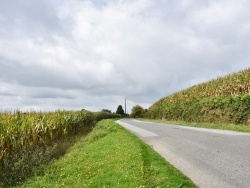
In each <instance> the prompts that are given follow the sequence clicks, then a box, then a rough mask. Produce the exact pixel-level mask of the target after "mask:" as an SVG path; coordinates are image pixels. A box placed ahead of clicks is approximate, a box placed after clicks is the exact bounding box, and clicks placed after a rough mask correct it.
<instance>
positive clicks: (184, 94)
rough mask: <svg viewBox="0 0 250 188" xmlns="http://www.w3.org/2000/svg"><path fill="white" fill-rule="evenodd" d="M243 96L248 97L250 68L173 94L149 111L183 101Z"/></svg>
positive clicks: (249, 92)
mask: <svg viewBox="0 0 250 188" xmlns="http://www.w3.org/2000/svg"><path fill="white" fill-rule="evenodd" d="M244 94H249V95H250V68H248V69H245V70H242V71H240V72H238V73H233V74H230V75H227V76H225V77H220V78H217V79H213V80H211V81H209V82H206V83H202V84H199V85H194V86H192V87H189V88H187V89H185V90H182V91H180V92H177V93H174V94H172V95H170V96H168V97H165V98H162V99H160V100H159V101H157V102H156V103H155V104H153V105H152V106H151V107H150V109H154V108H158V107H159V106H161V105H169V104H178V103H180V102H183V101H189V100H196V99H200V98H214V97H219V96H239V95H244ZM150 109H149V110H150Z"/></svg>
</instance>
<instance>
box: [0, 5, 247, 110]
mask: <svg viewBox="0 0 250 188" xmlns="http://www.w3.org/2000/svg"><path fill="white" fill-rule="evenodd" d="M235 3H236V1H234V0H230V1H224V0H223V1H214V0H212V1H207V0H206V1H203V0H199V1H195V0H191V1H186V0H180V1H175V0H169V1H164V0H159V1H153V0H147V1H140V0H136V1H117V0H112V1H106V0H105V1H94V0H93V1H91V0H86V1H74V0H72V1H52V0H51V1H45V0H38V1H31V0H24V1H21V0H19V1H14V0H11V1H8V2H7V1H6V2H5V3H3V6H1V8H0V24H1V25H3V26H4V27H1V28H0V47H1V49H2V50H1V51H0V96H1V98H2V99H3V100H1V101H2V102H1V103H0V106H2V107H5V106H6V107H9V106H12V107H18V108H23V109H27V108H35V109H39V108H41V109H46V108H47V109H57V108H67V109H74V108H75V109H81V108H85V109H88V108H89V109H90V110H91V109H93V110H98V109H99V110H100V109H102V108H108V109H109V107H110V108H111V110H112V111H115V110H116V107H117V106H118V105H119V104H122V103H123V102H124V101H123V100H124V98H125V97H126V98H127V99H128V105H129V106H130V107H131V108H132V106H133V105H135V104H142V105H144V107H145V108H146V107H148V106H150V104H152V103H153V102H155V101H156V100H158V99H160V98H161V97H164V96H166V95H168V94H171V93H173V92H176V91H178V90H180V89H184V88H185V87H189V86H191V85H193V84H197V83H199V82H204V81H207V80H209V79H212V78H214V77H217V76H221V75H225V74H228V73H231V72H235V71H238V70H240V69H243V68H246V67H249V61H248V60H249V53H248V52H249V50H250V45H249V40H250V38H249V34H248V33H249V30H250V23H249V21H248V18H249V16H250V15H249V8H248V7H249V6H248V5H249V3H248V2H247V1H243V0H242V1H241V0H240V1H237V3H236V4H235ZM234 4H235V6H234ZM220 8H221V12H219V11H218V10H219V9H220ZM232 18H233V19H232ZM1 85H3V86H2V87H1ZM1 90H2V91H1ZM1 93H2V94H1ZM12 95H13V96H12ZM3 101H4V102H3Z"/></svg>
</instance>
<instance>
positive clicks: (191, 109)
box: [146, 68, 250, 125]
mask: <svg viewBox="0 0 250 188" xmlns="http://www.w3.org/2000/svg"><path fill="white" fill-rule="evenodd" d="M146 117H147V118H152V119H167V120H175V121H176V120H183V121H189V122H209V123H210V122H211V123H235V124H246V125H250V68H248V69H245V70H242V71H240V72H237V73H233V74H230V75H227V76H224V77H219V78H217V79H213V80H211V81H209V82H206V83H202V84H199V85H195V86H192V87H190V88H187V89H185V90H182V91H180V92H177V93H174V94H172V95H170V96H167V97H164V98H162V99H160V100H159V101H157V102H156V103H154V104H153V105H152V106H151V107H149V109H148V112H147V114H146Z"/></svg>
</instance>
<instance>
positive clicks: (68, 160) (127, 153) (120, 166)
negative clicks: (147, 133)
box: [22, 120, 196, 188]
mask: <svg viewBox="0 0 250 188" xmlns="http://www.w3.org/2000/svg"><path fill="white" fill-rule="evenodd" d="M22 187H118V188H119V187H121V188H124V187H129V188H130V187H183V188H184V187H196V186H195V185H194V184H193V183H192V182H191V181H190V180H189V179H188V178H186V177H184V176H183V175H182V174H181V173H180V172H179V171H177V170H176V169H175V168H174V167H172V166H171V165H170V164H168V163H167V162H166V161H165V160H164V159H163V158H161V157H160V156H159V154H157V153H155V152H154V151H153V150H152V149H151V148H150V147H149V146H147V145H145V144H144V143H143V142H142V141H141V140H139V139H138V138H137V137H135V136H134V135H132V134H131V133H129V132H128V131H126V130H124V129H123V128H122V127H120V126H119V125H117V124H116V123H115V122H114V121H112V120H104V121H101V122H99V123H98V124H97V126H95V128H94V129H93V131H92V132H91V133H89V134H88V136H86V137H83V138H82V139H81V140H80V141H79V142H77V143H76V144H75V145H74V146H73V147H72V148H70V149H69V150H68V153H67V154H66V155H65V156H64V157H62V158H60V159H59V160H56V161H54V162H53V163H51V164H50V165H47V166H43V167H41V168H40V169H38V170H37V171H36V173H35V174H34V176H33V177H32V178H30V179H29V180H28V181H26V182H25V183H24V184H23V185H22Z"/></svg>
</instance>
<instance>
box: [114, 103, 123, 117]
mask: <svg viewBox="0 0 250 188" xmlns="http://www.w3.org/2000/svg"><path fill="white" fill-rule="evenodd" d="M116 114H120V115H122V116H124V115H125V112H124V110H123V108H122V105H119V106H118V107H117V110H116Z"/></svg>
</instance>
